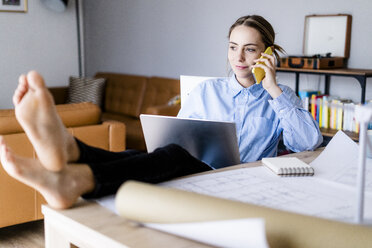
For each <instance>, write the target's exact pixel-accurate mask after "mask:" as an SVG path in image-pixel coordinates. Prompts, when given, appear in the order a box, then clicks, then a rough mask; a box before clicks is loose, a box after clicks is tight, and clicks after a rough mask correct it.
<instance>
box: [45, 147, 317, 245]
mask: <svg viewBox="0 0 372 248" xmlns="http://www.w3.org/2000/svg"><path fill="white" fill-rule="evenodd" d="M321 150H322V149H318V150H317V151H314V152H301V153H295V154H290V155H288V156H296V157H298V158H300V159H302V160H303V161H305V162H307V163H309V162H311V161H312V160H313V159H314V158H316V157H317V156H318V155H319V153H320V152H321ZM254 166H261V162H260V161H259V162H254V163H247V164H241V165H235V166H231V167H228V168H223V169H219V170H215V171H212V172H205V173H215V172H217V171H222V170H232V169H237V168H246V167H254ZM205 173H203V174H205ZM42 212H43V214H44V218H45V220H44V221H45V247H46V248H51V247H53V248H70V247H74V245H75V246H78V247H81V248H83V247H87V248H93V247H110V248H123V247H136V248H142V247H144V248H145V247H211V246H207V245H204V244H200V243H197V242H194V241H191V240H187V239H183V238H179V237H176V236H173V235H170V234H166V233H162V232H159V231H156V230H152V229H149V228H145V227H143V226H140V225H138V224H136V223H133V222H130V221H127V220H125V219H124V218H121V217H118V216H117V215H115V214H114V213H112V212H110V211H109V210H107V209H106V208H104V207H101V206H100V205H98V204H97V203H94V202H87V201H84V200H80V201H79V202H78V203H77V204H76V205H75V206H74V207H73V208H71V209H66V210H55V209H52V208H50V207H48V206H45V205H44V206H43V207H42Z"/></svg>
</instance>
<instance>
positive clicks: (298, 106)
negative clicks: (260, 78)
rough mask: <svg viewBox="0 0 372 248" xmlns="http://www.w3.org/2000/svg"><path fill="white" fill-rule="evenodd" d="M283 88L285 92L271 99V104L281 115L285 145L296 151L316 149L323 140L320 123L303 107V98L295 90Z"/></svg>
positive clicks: (280, 126)
mask: <svg viewBox="0 0 372 248" xmlns="http://www.w3.org/2000/svg"><path fill="white" fill-rule="evenodd" d="M281 88H282V90H283V93H282V94H281V95H280V96H278V97H277V98H275V99H273V100H269V104H270V105H271V107H272V108H273V109H274V111H275V113H276V114H277V115H278V117H279V120H280V124H279V128H280V130H282V131H283V141H284V144H285V146H286V147H288V148H289V149H291V150H292V151H294V152H300V151H305V150H314V149H315V148H317V147H318V146H319V145H320V144H321V143H322V142H323V136H322V134H321V132H320V130H319V126H318V123H316V121H315V120H314V118H313V117H312V116H311V114H310V113H309V111H307V110H306V109H304V108H303V107H302V103H301V100H300V99H299V98H298V97H297V96H296V94H295V93H294V91H293V90H291V89H290V88H289V87H287V86H282V87H281Z"/></svg>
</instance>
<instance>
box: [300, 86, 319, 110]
mask: <svg viewBox="0 0 372 248" xmlns="http://www.w3.org/2000/svg"><path fill="white" fill-rule="evenodd" d="M319 94H320V91H315V90H300V91H298V96H299V97H300V99H301V101H302V105H303V108H304V109H307V110H310V109H309V107H310V98H311V96H312V95H319Z"/></svg>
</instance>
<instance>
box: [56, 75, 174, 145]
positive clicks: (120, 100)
mask: <svg viewBox="0 0 372 248" xmlns="http://www.w3.org/2000/svg"><path fill="white" fill-rule="evenodd" d="M95 77H96V78H105V79H106V88H105V94H104V101H103V102H104V106H103V107H102V120H103V121H106V120H117V121H120V122H123V123H125V126H126V136H125V137H126V147H127V148H128V149H137V150H146V145H145V141H144V137H143V133H142V128H141V124H140V120H139V115H140V114H156V115H169V116H176V115H177V113H178V111H179V109H180V106H179V105H173V106H168V105H167V103H168V101H169V100H170V99H171V98H172V97H174V96H176V95H179V94H180V81H179V79H170V78H162V77H145V76H138V75H126V74H120V73H108V72H99V73H97V74H96V75H95ZM51 90H52V93H53V94H54V97H55V99H56V102H57V103H64V101H65V99H67V87H59V88H58V87H57V88H52V89H51Z"/></svg>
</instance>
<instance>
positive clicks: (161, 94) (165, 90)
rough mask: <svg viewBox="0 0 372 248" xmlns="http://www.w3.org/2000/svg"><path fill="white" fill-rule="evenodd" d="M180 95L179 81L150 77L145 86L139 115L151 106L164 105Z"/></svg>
mask: <svg viewBox="0 0 372 248" xmlns="http://www.w3.org/2000/svg"><path fill="white" fill-rule="evenodd" d="M179 94H180V80H179V79H170V78H162V77H151V78H149V81H148V83H147V86H146V91H145V95H144V98H143V103H142V108H141V113H145V112H146V110H147V108H149V107H151V106H158V105H165V104H167V103H168V101H169V100H170V99H171V98H172V97H174V96H176V95H179Z"/></svg>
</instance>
